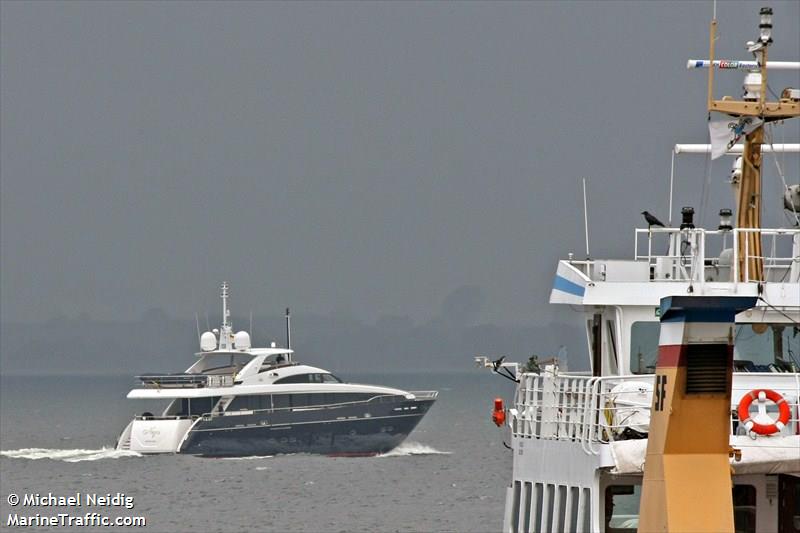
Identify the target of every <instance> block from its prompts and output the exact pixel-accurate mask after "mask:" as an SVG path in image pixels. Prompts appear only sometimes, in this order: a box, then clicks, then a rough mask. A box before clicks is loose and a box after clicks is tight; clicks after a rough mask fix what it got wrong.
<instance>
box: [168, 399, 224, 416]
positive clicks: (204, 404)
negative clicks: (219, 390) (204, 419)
mask: <svg viewBox="0 0 800 533" xmlns="http://www.w3.org/2000/svg"><path fill="white" fill-rule="evenodd" d="M218 401H219V396H213V397H209V398H182V399H181V409H180V412H179V413H177V415H178V416H200V415H203V414H206V413H210V412H211V410H212V409H213V408H214V406H215V405H217V402H218Z"/></svg>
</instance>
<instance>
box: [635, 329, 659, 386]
mask: <svg viewBox="0 0 800 533" xmlns="http://www.w3.org/2000/svg"><path fill="white" fill-rule="evenodd" d="M660 331H661V323H660V322H634V323H633V325H632V326H631V350H630V354H631V373H633V374H653V373H655V371H656V363H657V362H658V336H659V333H660Z"/></svg>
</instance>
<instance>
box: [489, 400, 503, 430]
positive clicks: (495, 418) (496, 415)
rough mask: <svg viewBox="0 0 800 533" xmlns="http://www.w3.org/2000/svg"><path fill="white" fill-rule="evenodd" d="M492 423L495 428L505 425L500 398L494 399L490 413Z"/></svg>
mask: <svg viewBox="0 0 800 533" xmlns="http://www.w3.org/2000/svg"><path fill="white" fill-rule="evenodd" d="M492 422H494V425H495V426H497V427H501V426H502V425H503V424H505V423H506V407H505V405H503V399H502V398H495V399H494V411H492Z"/></svg>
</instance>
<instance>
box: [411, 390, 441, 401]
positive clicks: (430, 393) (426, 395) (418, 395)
mask: <svg viewBox="0 0 800 533" xmlns="http://www.w3.org/2000/svg"><path fill="white" fill-rule="evenodd" d="M410 392H411V394H413V395H414V399H415V400H435V399H436V398H438V397H439V391H435V390H415V391H410Z"/></svg>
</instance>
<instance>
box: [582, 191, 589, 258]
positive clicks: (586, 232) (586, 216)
mask: <svg viewBox="0 0 800 533" xmlns="http://www.w3.org/2000/svg"><path fill="white" fill-rule="evenodd" d="M583 235H584V237H585V239H586V259H589V257H590V256H589V211H588V210H587V208H586V178H583Z"/></svg>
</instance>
